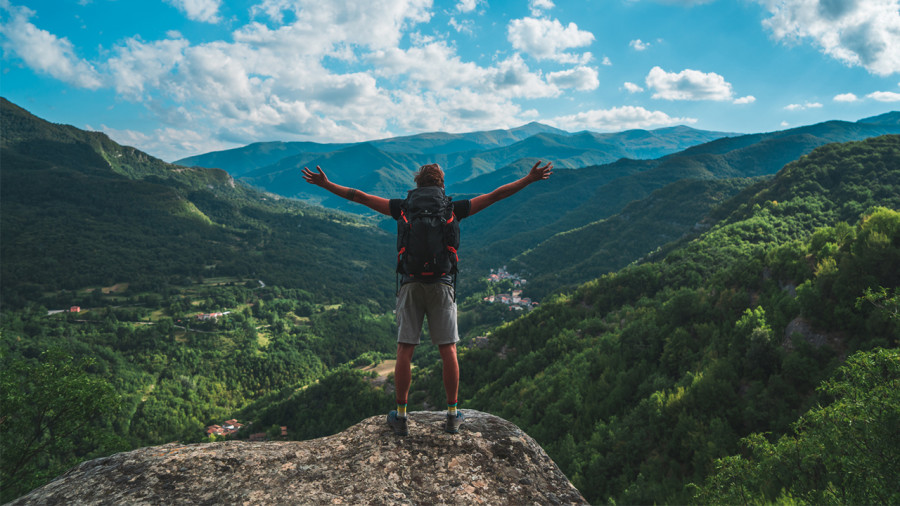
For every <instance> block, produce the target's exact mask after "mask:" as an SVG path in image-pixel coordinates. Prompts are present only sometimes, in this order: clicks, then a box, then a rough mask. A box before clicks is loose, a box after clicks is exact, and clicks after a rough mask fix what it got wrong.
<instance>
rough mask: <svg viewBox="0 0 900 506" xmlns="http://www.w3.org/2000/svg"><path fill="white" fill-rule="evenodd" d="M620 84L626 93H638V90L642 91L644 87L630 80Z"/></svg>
mask: <svg viewBox="0 0 900 506" xmlns="http://www.w3.org/2000/svg"><path fill="white" fill-rule="evenodd" d="M622 86H624V87H625V90H626V91H627V92H628V93H640V92H642V91H644V88H641V87H640V86H638V85H636V84H634V83H631V82H626V83H625V84H623V85H622Z"/></svg>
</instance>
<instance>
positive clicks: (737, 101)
mask: <svg viewBox="0 0 900 506" xmlns="http://www.w3.org/2000/svg"><path fill="white" fill-rule="evenodd" d="M753 102H756V97H754V96H753V95H747V96H746V97H741V98H736V99H735V100H734V103H735V104H752V103H753Z"/></svg>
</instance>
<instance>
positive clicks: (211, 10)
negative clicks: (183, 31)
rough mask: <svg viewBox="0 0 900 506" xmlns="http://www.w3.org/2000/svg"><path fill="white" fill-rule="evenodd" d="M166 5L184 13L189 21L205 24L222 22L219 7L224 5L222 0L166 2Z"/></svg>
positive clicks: (168, 0)
mask: <svg viewBox="0 0 900 506" xmlns="http://www.w3.org/2000/svg"><path fill="white" fill-rule="evenodd" d="M166 3H168V4H171V5H173V6H174V7H176V8H177V9H178V10H180V11H181V12H184V13H185V15H186V16H187V17H188V19H190V20H193V21H200V22H203V23H218V22H219V21H221V18H220V17H219V7H221V5H222V0H166Z"/></svg>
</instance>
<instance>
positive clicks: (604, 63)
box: [600, 56, 612, 67]
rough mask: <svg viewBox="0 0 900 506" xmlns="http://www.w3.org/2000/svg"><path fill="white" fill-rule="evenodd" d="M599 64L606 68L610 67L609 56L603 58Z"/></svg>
mask: <svg viewBox="0 0 900 506" xmlns="http://www.w3.org/2000/svg"><path fill="white" fill-rule="evenodd" d="M600 64H601V65H603V66H606V67H609V66H612V60H610V59H609V56H604V57H603V59H602V60H600Z"/></svg>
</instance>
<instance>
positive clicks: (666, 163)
mask: <svg viewBox="0 0 900 506" xmlns="http://www.w3.org/2000/svg"><path fill="white" fill-rule="evenodd" d="M898 115H900V113H890V114H887V115H884V116H883V117H880V118H878V119H869V121H873V123H863V122H857V123H850V122H844V121H829V122H826V123H821V124H817V125H810V126H805V127H799V128H795V129H790V130H784V131H779V132H771V133H767V134H752V135H742V136H737V137H726V138H722V139H719V140H715V141H712V142H708V143H705V144H700V145H698V146H695V147H692V148H688V149H686V150H684V151H681V152H678V153H674V154H671V155H668V156H665V157H662V158H658V159H656V160H642V161H636V160H619V161H617V162H615V163H612V164H607V165H600V166H591V167H585V168H581V169H579V170H576V171H557V172H556V173H554V179H555V180H554V181H552V184H549V185H546V186H543V187H541V188H527V189H526V191H527V192H528V193H525V194H524V195H522V196H521V197H518V196H517V198H516V199H507V200H505V201H501V202H499V203H498V204H496V205H494V206H492V207H490V208H488V209H487V210H485V211H484V213H483V214H482V215H479V219H478V220H473V221H472V223H470V224H469V227H468V229H467V231H468V235H467V237H468V238H469V240H470V243H469V244H470V245H477V246H479V247H480V249H479V251H478V257H480V258H488V259H490V264H492V265H496V264H497V263H498V262H501V261H506V260H507V259H509V258H512V257H514V256H517V255H519V254H521V253H522V252H523V251H525V250H527V249H530V248H534V247H536V246H537V245H539V244H540V243H541V242H543V241H545V240H547V239H549V238H551V237H552V236H553V235H555V234H557V233H560V232H566V231H569V230H573V229H577V228H580V227H584V226H587V225H590V224H592V223H595V222H597V221H598V220H603V219H605V218H609V217H610V216H613V215H615V214H618V213H619V212H621V211H622V209H623V208H624V207H625V206H626V205H628V204H629V203H631V202H634V201H636V200H641V199H644V198H647V197H648V196H650V194H651V193H652V192H654V191H655V190H658V189H660V188H663V187H665V186H667V185H669V184H671V183H674V182H676V181H680V180H682V179H722V178H742V177H756V176H770V175H772V174H775V173H776V172H778V171H779V170H781V168H782V167H784V165H785V164H787V163H789V162H791V161H793V160H796V159H797V158H799V157H800V156H802V155H804V154H807V153H809V152H810V151H812V150H813V149H814V148H816V147H818V146H822V145H824V144H827V143H830V142H846V141H854V140H862V139H866V138H869V137H872V136H878V135H884V134H897V133H900V127H898V126H897V125H896V124H895V123H894V124H892V123H891V118H895V117H896V116H898ZM576 252H577V251H576ZM577 253H580V252H577ZM576 261H577V259H576V258H571V259H570V258H561V259H560V263H563V264H567V263H575V262H576ZM536 274H542V273H541V272H536Z"/></svg>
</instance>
